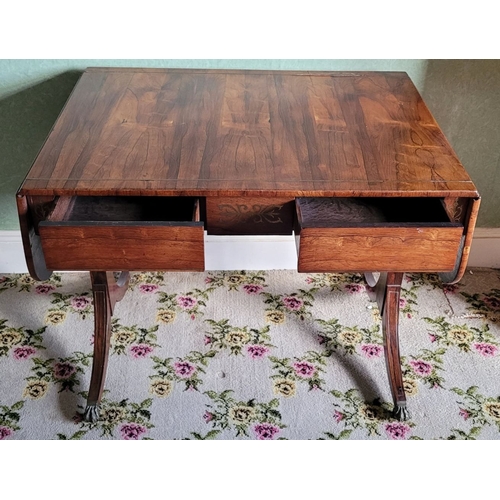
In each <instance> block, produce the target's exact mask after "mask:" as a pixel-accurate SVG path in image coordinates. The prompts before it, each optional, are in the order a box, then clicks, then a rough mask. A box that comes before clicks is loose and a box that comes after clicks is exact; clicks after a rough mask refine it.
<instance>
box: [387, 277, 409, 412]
mask: <svg viewBox="0 0 500 500" xmlns="http://www.w3.org/2000/svg"><path fill="white" fill-rule="evenodd" d="M403 274H404V273H387V277H386V280H385V294H384V304H383V307H382V309H381V312H382V333H383V337H384V348H385V362H386V366H387V374H388V375H389V384H390V386H391V393H392V399H393V401H394V411H393V414H394V417H395V418H397V419H398V420H408V419H409V418H410V413H409V411H408V408H407V406H406V395H405V390H404V386H403V374H402V371H401V357H400V354H399V296H400V292H401V283H402V281H403Z"/></svg>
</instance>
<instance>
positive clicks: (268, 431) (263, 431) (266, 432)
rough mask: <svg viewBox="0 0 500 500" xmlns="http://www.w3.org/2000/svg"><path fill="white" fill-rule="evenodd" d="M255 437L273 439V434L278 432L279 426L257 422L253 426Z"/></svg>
mask: <svg viewBox="0 0 500 500" xmlns="http://www.w3.org/2000/svg"><path fill="white" fill-rule="evenodd" d="M253 430H254V432H255V434H256V436H257V439H274V436H275V435H276V434H278V432H279V431H280V428H279V427H277V426H276V425H273V424H267V423H264V424H257V425H256V426H255V427H254V428H253Z"/></svg>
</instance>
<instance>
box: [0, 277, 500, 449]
mask: <svg viewBox="0 0 500 500" xmlns="http://www.w3.org/2000/svg"><path fill="white" fill-rule="evenodd" d="M403 286H404V290H403V292H402V295H401V317H400V342H401V355H402V366H403V373H404V381H405V389H406V393H407V396H408V406H409V410H410V413H411V419H410V420H408V421H406V422H398V421H396V420H394V419H392V417H391V410H392V399H391V395H390V390H389V383H388V379H387V375H386V370H385V361H384V355H383V349H384V348H383V341H382V332H381V325H380V316H379V312H378V309H377V306H376V304H375V303H374V302H371V301H370V294H369V293H368V292H369V290H367V288H366V286H365V283H364V280H363V279H362V276H361V275H358V274H309V275H308V274H298V273H295V272H293V271H252V272H251V271H247V272H244V271H234V272H229V271H225V272H205V273H168V274H164V273H135V274H132V277H131V281H130V287H129V290H128V291H127V293H126V295H125V297H124V299H123V300H122V301H121V302H119V303H118V304H117V306H116V308H115V315H114V318H113V324H112V339H111V353H110V359H109V365H108V374H107V378H106V385H105V393H104V397H103V402H102V405H101V415H100V418H99V420H98V421H97V422H96V423H93V424H91V423H86V422H83V421H82V419H81V412H82V411H83V409H84V407H85V398H86V390H88V384H89V380H90V371H91V362H92V334H93V309H92V294H91V291H90V278H89V276H88V274H87V273H62V274H54V275H53V276H52V277H51V279H50V280H48V281H45V282H35V281H33V280H31V279H30V278H29V276H27V275H19V274H15V275H14V274H10V275H0V374H1V377H0V439H10V440H15V439H18V440H35V439H38V440H40V439H46V440H57V439H133V440H135V439H155V440H167V439H168V440H172V439H178V440H183V439H190V440H194V439H219V440H236V439H275V440H279V439H288V440H329V439H355V440H367V439H379V440H382V439H383V440H390V439H398V440H401V439H426V440H430V439H433V440H437V439H481V440H486V439H499V438H500V383H499V381H498V379H499V375H500V326H499V320H500V271H499V270H492V269H473V270H472V271H469V272H467V274H466V276H465V277H464V278H463V279H462V281H461V282H460V283H458V284H456V285H448V286H446V285H443V284H441V282H440V281H439V279H438V278H437V276H434V275H416V274H415V275H413V274H409V275H408V274H407V275H405V277H404V285H403Z"/></svg>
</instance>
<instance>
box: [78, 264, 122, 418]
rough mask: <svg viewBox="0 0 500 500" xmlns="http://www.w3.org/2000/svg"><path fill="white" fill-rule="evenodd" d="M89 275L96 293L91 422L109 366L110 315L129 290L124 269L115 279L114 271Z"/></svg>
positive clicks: (88, 411)
mask: <svg viewBox="0 0 500 500" xmlns="http://www.w3.org/2000/svg"><path fill="white" fill-rule="evenodd" d="M90 279H91V282H92V293H93V297H94V358H93V363H92V374H91V377H90V388H89V393H88V397H87V407H86V408H85V413H84V418H85V420H87V421H89V422H96V421H97V420H98V418H99V403H100V401H101V398H102V393H103V390H104V381H105V379H106V370H107V367H108V357H109V347H110V341H111V317H112V316H113V310H114V307H115V304H116V303H117V302H119V301H120V300H121V299H122V298H123V296H124V295H125V292H126V291H127V287H128V283H129V273H128V272H125V273H123V274H122V275H120V278H119V279H118V280H116V279H115V277H114V275H113V273H111V272H96V271H92V272H91V273H90Z"/></svg>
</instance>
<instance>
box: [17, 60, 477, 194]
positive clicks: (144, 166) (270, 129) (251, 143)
mask: <svg viewBox="0 0 500 500" xmlns="http://www.w3.org/2000/svg"><path fill="white" fill-rule="evenodd" d="M26 193H30V194H39V195H47V194H56V195H75V194H79V195H88V194H90V193H92V194H94V195H112V194H119V195H125V194H140V195H147V196H151V195H155V196H157V195H190V196H249V195H256V196H261V195H264V196H283V197H292V198H293V197H296V196H351V195H352V194H353V193H354V194H355V195H356V196H403V195H404V196H421V195H422V193H426V194H425V196H452V195H455V196H464V197H477V192H476V188H475V186H474V184H473V183H472V181H471V179H470V177H469V176H468V175H467V173H466V172H465V170H464V169H463V167H462V166H461V164H460V162H459V160H458V158H457V157H456V155H455V153H454V152H453V150H452V148H451V147H450V145H449V143H448V142H447V140H446V139H445V137H444V135H443V134H442V132H441V130H440V129H439V127H438V125H437V124H436V122H435V120H434V118H433V117H432V115H431V113H430V112H429V110H428V109H427V107H426V105H425V104H424V102H423V101H422V98H421V97H420V95H419V93H418V92H417V90H416V88H415V87H414V85H413V83H412V82H411V80H410V79H409V78H408V76H407V75H406V73H397V72H384V73H378V72H359V73H335V72H333V73H314V72H312V73H296V72H262V71H224V70H220V71H206V70H171V69H164V70H147V69H146V70H138V69H119V68H114V69H108V70H106V69H103V68H96V69H90V70H87V71H86V72H85V73H84V74H83V76H82V77H81V79H80V81H79V82H78V84H77V86H76V88H75V90H74V92H73V94H72V96H71V97H70V99H69V101H68V103H67V104H66V106H65V108H64V110H63V112H62V113H61V115H60V117H59V119H58V120H57V122H56V124H55V126H54V128H53V130H52V132H51V134H50V135H49V137H48V139H47V141H46V143H45V145H44V147H43V148H42V150H41V152H40V154H39V156H38V158H37V159H36V161H35V163H34V165H33V168H32V169H31V171H30V172H29V174H28V177H27V179H26V181H25V183H24V185H23V187H22V189H21V194H26Z"/></svg>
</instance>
